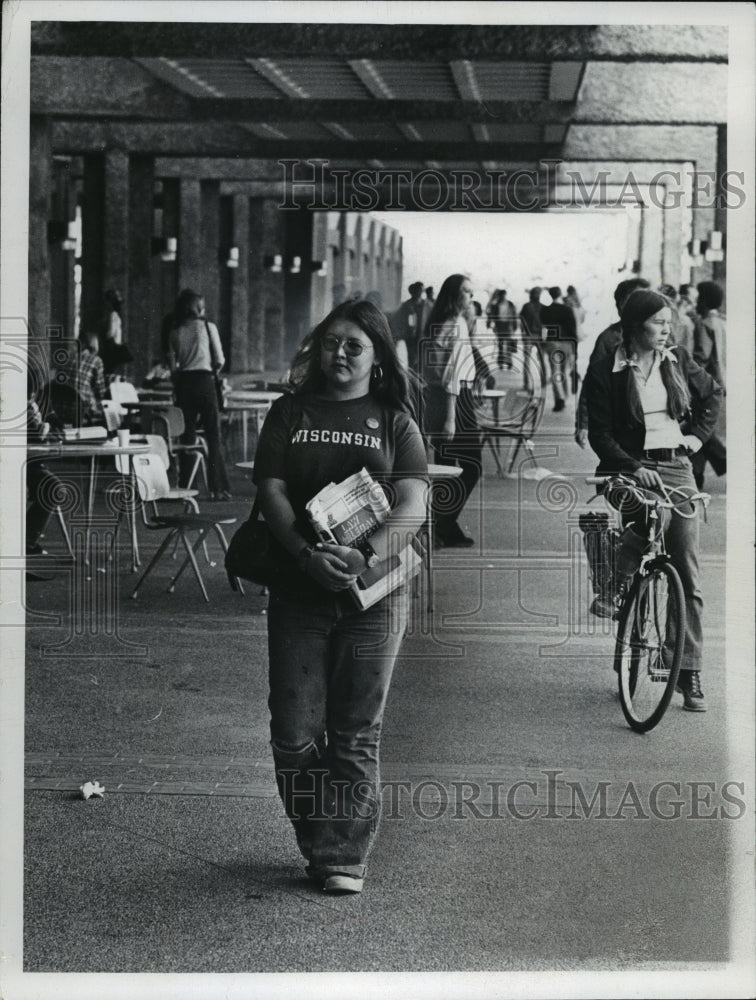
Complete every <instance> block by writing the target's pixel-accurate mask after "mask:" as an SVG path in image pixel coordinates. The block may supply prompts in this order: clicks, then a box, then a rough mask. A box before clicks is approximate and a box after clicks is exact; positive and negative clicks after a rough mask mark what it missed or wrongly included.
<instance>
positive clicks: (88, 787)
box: [79, 781, 105, 799]
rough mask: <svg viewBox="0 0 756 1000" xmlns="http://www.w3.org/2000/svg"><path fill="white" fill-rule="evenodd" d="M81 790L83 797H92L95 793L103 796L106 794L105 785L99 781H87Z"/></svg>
mask: <svg viewBox="0 0 756 1000" xmlns="http://www.w3.org/2000/svg"><path fill="white" fill-rule="evenodd" d="M79 791H80V792H81V797H82V798H83V799H91V798H92V796H93V795H96V796H98V797H99V798H102V797H103V796H104V794H105V786H104V785H101V784H100V782H99V781H86V782H85V783H84V784H83V785H82V786H81V788H80V789H79Z"/></svg>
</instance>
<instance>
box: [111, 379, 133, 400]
mask: <svg viewBox="0 0 756 1000" xmlns="http://www.w3.org/2000/svg"><path fill="white" fill-rule="evenodd" d="M110 398H111V399H112V400H113V402H115V403H120V404H121V405H122V406H124V405H125V404H126V403H138V402H139V394H138V393H137V391H136V386H135V385H134V384H133V383H132V382H111V383H110Z"/></svg>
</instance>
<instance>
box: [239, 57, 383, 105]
mask: <svg viewBox="0 0 756 1000" xmlns="http://www.w3.org/2000/svg"><path fill="white" fill-rule="evenodd" d="M260 64H264V68H265V69H266V70H267V72H266V75H267V76H268V79H269V80H273V79H275V78H276V77H279V78H280V81H281V86H282V90H283V91H284V92H285V93H287V95H288V96H292V97H293V96H295V95H297V96H300V97H312V98H315V99H318V98H322V99H328V98H344V99H352V100H359V99H360V98H368V97H370V92H369V91H368V90H367V89H366V88H365V86H364V85H363V84H362V83H361V82H360V80H359V78H358V77H357V76H356V74H355V73H354V72H353V71H352V69H351V68H350V66H349V64H348V63H347V62H345V61H344V60H343V59H275V60H273V59H271V60H267V59H266V60H256V61H255V65H256V66H259V65H260ZM261 68H262V67H261Z"/></svg>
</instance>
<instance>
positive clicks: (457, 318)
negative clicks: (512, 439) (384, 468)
mask: <svg viewBox="0 0 756 1000" xmlns="http://www.w3.org/2000/svg"><path fill="white" fill-rule="evenodd" d="M472 301H473V287H472V282H471V281H470V279H469V278H468V277H466V276H465V275H464V274H452V275H449V277H448V278H447V279H446V280H445V281H444V283H443V285H442V286H441V289H440V291H439V293H438V298H437V299H436V301H435V303H434V305H433V309H432V310H431V314H430V317H429V319H428V326H427V328H426V335H425V337H424V338H423V340H422V341H421V342H420V376H421V378H422V380H423V382H424V388H423V407H422V414H421V428H422V430H423V433H424V434H425V435H426V437H427V439H428V443H429V445H430V447H431V449H432V451H433V453H434V455H435V458H436V461H437V462H439V463H441V464H449V463H450V462H454V463H457V464H459V465H460V466H461V468H462V473H461V474H460V476H459V478H458V479H456V480H450V481H449V483H448V488H444V486H440V487H438V490H437V495H438V496H443V497H445V498H450V499H448V502H446V501H445V502H444V504H443V508H442V507H441V504H440V503H439V504H438V505H435V506H434V518H433V521H434V527H435V536H436V540H437V542H438V543H439V544H443V545H447V546H463V547H464V546H470V545H473V544H474V540H473V539H472V538H471V537H470V536H469V535H466V534H465V533H464V532H463V530H462V528H461V527H460V525H459V521H458V518H459V515H460V513H461V511H462V509H463V507H464V506H465V504H466V503H467V500H468V498H469V496H470V494H471V493H472V491H473V490H474V489H475V486H476V485H477V483H478V480H479V479H480V475H481V466H482V455H483V444H482V434H481V431H480V427H479V425H478V419H477V408H476V406H475V400H474V396H473V387H474V385H475V382H476V378H477V374H478V373H477V369H476V361H475V353H474V351H473V345H472V342H471V341H470V328H469V322H468V320H469V317H470V310H471V307H472Z"/></svg>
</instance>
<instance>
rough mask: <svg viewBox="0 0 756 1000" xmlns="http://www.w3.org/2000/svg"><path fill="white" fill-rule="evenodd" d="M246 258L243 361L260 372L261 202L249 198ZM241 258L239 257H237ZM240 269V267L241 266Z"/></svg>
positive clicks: (262, 325) (262, 310)
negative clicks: (244, 356)
mask: <svg viewBox="0 0 756 1000" xmlns="http://www.w3.org/2000/svg"><path fill="white" fill-rule="evenodd" d="M248 217H249V241H248V246H249V254H248V269H247V275H248V283H247V289H248V299H247V317H248V321H247V345H246V358H247V369H248V370H249V371H254V370H255V369H257V370H258V371H262V369H263V356H264V353H265V265H264V261H263V258H264V256H265V254H266V253H267V252H268V251H266V250H265V249H264V242H263V238H262V233H263V203H262V199H261V198H250V200H249V206H248ZM240 256H241V254H240ZM242 266H243V264H242Z"/></svg>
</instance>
